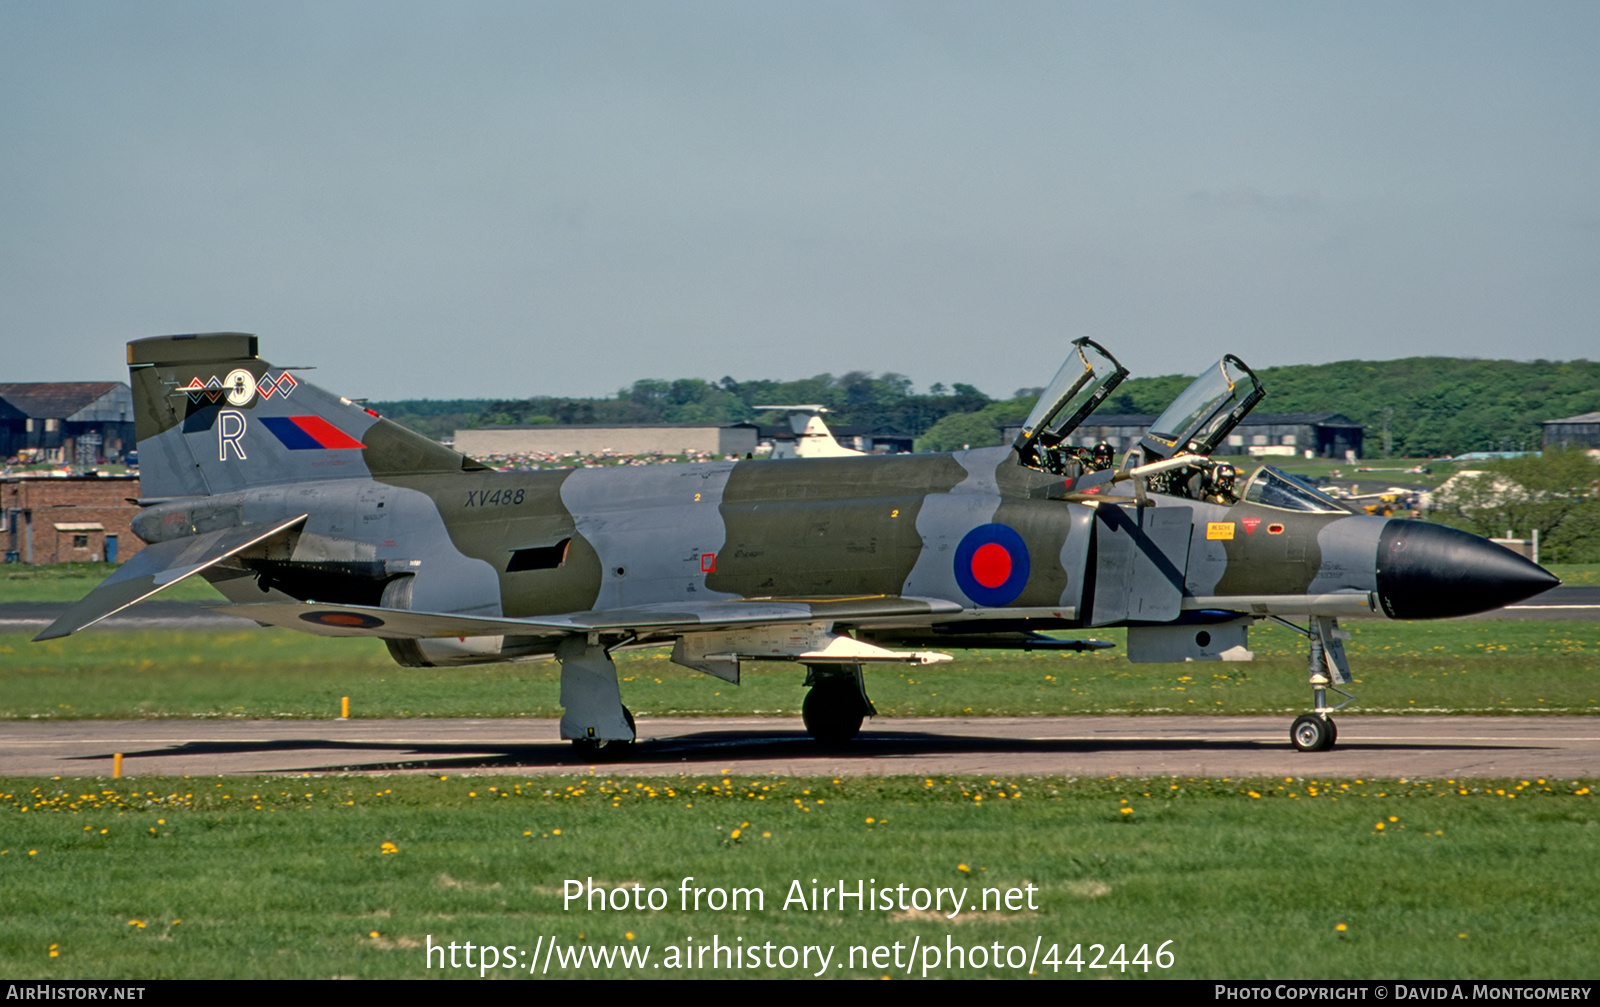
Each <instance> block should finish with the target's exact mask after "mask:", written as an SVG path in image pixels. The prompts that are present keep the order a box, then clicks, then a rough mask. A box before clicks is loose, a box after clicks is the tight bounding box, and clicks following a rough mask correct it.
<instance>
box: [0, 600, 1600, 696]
mask: <svg viewBox="0 0 1600 1007" xmlns="http://www.w3.org/2000/svg"><path fill="white" fill-rule="evenodd" d="M1351 631H1352V633H1353V638H1352V640H1351V641H1350V643H1349V645H1348V649H1349V654H1350V660H1351V663H1352V665H1353V667H1354V670H1355V673H1356V678H1357V682H1356V684H1355V686H1354V687H1353V690H1352V691H1354V692H1355V693H1356V694H1357V695H1359V696H1360V697H1361V701H1360V703H1359V704H1358V705H1357V706H1356V707H1355V709H1357V710H1360V711H1361V712H1366V713H1378V712H1405V713H1528V712H1535V713H1567V714H1571V713H1585V714H1588V713H1600V674H1597V672H1600V624H1595V623H1565V622H1542V621H1503V622H1501V621H1477V620H1474V621H1460V622H1431V623H1386V622H1357V623H1353V624H1352V625H1351ZM1093 635H1095V636H1099V637H1101V638H1103V639H1108V640H1114V641H1116V642H1117V644H1118V646H1117V648H1116V649H1113V650H1108V651H1102V652H1099V653H1094V654H1020V655H1018V654H1005V653H998V654H997V653H996V652H993V651H955V652H954V653H955V655H956V660H954V661H953V662H951V663H949V664H936V665H926V666H922V667H904V666H900V665H885V666H882V667H879V668H872V669H869V670H868V672H867V682H868V687H869V691H870V692H871V695H872V697H873V700H874V702H875V703H876V704H877V707H878V710H879V712H880V714H882V715H883V716H888V717H913V716H917V717H921V716H953V715H966V716H1017V715H1057V714H1082V713H1228V714H1249V713H1272V714H1279V713H1293V712H1295V711H1300V710H1302V709H1303V708H1304V707H1305V706H1306V703H1307V702H1308V700H1309V694H1308V690H1307V686H1306V684H1305V679H1306V673H1305V655H1304V650H1303V648H1304V642H1303V641H1302V640H1301V638H1300V637H1299V636H1297V635H1295V634H1293V633H1291V632H1289V631H1288V630H1286V629H1283V628H1282V627H1277V626H1272V625H1262V626H1258V627H1257V628H1256V629H1255V630H1253V631H1252V632H1251V641H1250V643H1251V647H1252V649H1253V650H1254V652H1255V654H1256V660H1254V661H1253V662H1247V663H1222V662H1204V663H1194V664H1142V665H1140V664H1130V663H1129V662H1128V661H1127V659H1126V658H1125V657H1123V656H1122V646H1121V645H1122V643H1123V642H1124V640H1125V633H1124V632H1123V631H1121V630H1097V631H1095V632H1094V634H1093ZM617 664H618V672H619V674H620V676H621V678H622V695H623V701H624V702H625V703H627V704H628V706H629V707H630V708H631V709H633V710H634V712H635V713H637V714H640V715H648V716H718V715H729V716H731V715H759V714H765V715H794V714H798V713H799V710H800V702H801V700H802V699H803V697H804V692H805V690H804V689H803V688H802V687H801V683H802V681H803V677H804V672H803V669H801V668H800V667H799V666H798V665H793V664H782V663H754V664H747V665H746V666H745V674H744V683H743V684H742V685H740V686H732V685H729V684H727V683H725V682H720V681H718V680H716V679H712V678H708V677H706V676H703V675H699V674H696V673H694V672H691V671H688V670H686V669H684V668H680V667H678V666H677V665H675V664H672V663H671V662H670V661H668V660H667V652H666V651H665V650H651V651H636V652H625V653H621V654H618V655H617ZM559 676H560V669H559V667H558V666H557V665H556V664H555V663H554V662H551V661H541V662H533V663H522V664H494V665H480V666H477V667H468V668H401V667H398V666H397V665H395V664H394V663H393V662H392V661H391V660H390V659H389V655H388V652H387V651H386V650H385V649H384V647H383V645H382V644H381V643H379V642H377V641H373V640H355V639H328V638H322V637H314V636H309V635H305V634H300V633H294V632H291V631H288V630H277V629H273V630H266V629H262V630H246V631H240V632H233V631H219V632H181V633H180V632H165V631H149V632H131V633H122V632H95V631H90V632H88V633H84V634H81V635H79V636H76V637H71V638H68V639H64V640H53V641H50V642H47V643H31V642H29V641H28V638H27V637H26V636H21V635H0V719H25V718H41V717H44V718H60V719H75V718H86V717H97V718H142V717H181V718H189V717H196V716H199V717H240V718H258V717H307V718H318V717H330V716H335V715H336V714H337V712H338V709H339V700H340V697H342V696H349V697H351V711H352V715H353V716H357V717H520V716H528V717H554V716H558V715H559V713H560V708H559V706H558V701H559V698H560V696H559V694H560V686H559Z"/></svg>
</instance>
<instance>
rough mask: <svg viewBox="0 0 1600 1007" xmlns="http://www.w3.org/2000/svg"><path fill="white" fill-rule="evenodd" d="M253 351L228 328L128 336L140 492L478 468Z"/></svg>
mask: <svg viewBox="0 0 1600 1007" xmlns="http://www.w3.org/2000/svg"><path fill="white" fill-rule="evenodd" d="M256 352H257V341H256V337H255V336H252V335H246V334H244V333H239V332H217V333H211V334H208V335H193V336H157V337H155V338H152V339H138V340H135V341H133V342H131V343H129V344H128V371H129V383H130V384H132V385H133V403H134V405H133V412H134V432H135V434H136V436H137V438H138V441H139V467H140V474H141V480H142V481H141V492H142V494H143V495H144V496H145V497H176V496H209V495H212V494H217V493H229V492H234V491H237V490H242V489H246V488H249V487H251V486H258V485H270V484H273V483H291V482H301V481H305V480H313V479H337V478H343V477H359V476H369V475H370V476H382V475H398V474H402V473H416V472H446V471H449V472H460V471H463V470H472V469H482V468H483V467H484V466H482V465H481V464H479V463H478V462H475V461H472V460H471V459H469V458H466V457H464V456H463V455H459V454H457V453H456V452H454V451H451V450H450V449H449V448H446V447H444V446H443V445H441V444H437V443H435V442H433V441H431V440H429V439H428V438H426V437H423V436H422V435H421V434H417V433H414V432H412V431H410V430H407V429H406V428H405V427H402V426H400V425H399V424H397V423H394V422H392V421H390V420H385V419H382V418H381V417H379V416H378V414H377V413H375V412H373V411H372V410H370V409H365V408H363V407H362V406H360V405H358V404H357V403H355V402H352V401H350V400H349V399H344V398H340V397H338V396H336V395H331V394H329V393H328V392H325V391H323V390H322V389H320V388H318V387H317V386H316V385H313V384H311V383H310V382H308V381H303V380H301V379H299V378H297V377H295V376H294V374H293V372H291V371H288V370H284V369H282V368H275V367H273V366H272V365H271V364H269V363H267V362H266V361H264V360H261V359H260V358H258V357H257V356H256Z"/></svg>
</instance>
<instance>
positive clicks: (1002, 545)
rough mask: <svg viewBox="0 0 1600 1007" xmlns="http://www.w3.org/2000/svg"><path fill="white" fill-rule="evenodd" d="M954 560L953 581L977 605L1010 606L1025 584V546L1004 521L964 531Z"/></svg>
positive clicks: (1026, 564)
mask: <svg viewBox="0 0 1600 1007" xmlns="http://www.w3.org/2000/svg"><path fill="white" fill-rule="evenodd" d="M955 562H956V570H955V573H956V584H957V585H959V586H960V588H961V590H962V591H963V592H964V593H965V594H966V596H967V597H968V598H971V599H972V600H973V601H975V602H977V603H978V604H979V605H983V606H986V607H995V606H999V605H1009V604H1011V603H1012V602H1013V601H1016V600H1017V596H1018V595H1020V594H1022V589H1023V588H1024V587H1025V586H1027V583H1028V547H1027V545H1026V544H1025V543H1024V542H1023V541H1022V536H1021V535H1019V534H1017V533H1016V531H1015V530H1014V529H1012V528H1010V527H1008V526H1006V525H1003V524H986V525H980V526H978V527H977V528H974V529H972V530H971V531H969V532H967V534H966V537H965V538H963V539H962V540H961V544H960V545H959V546H957V547H956V561H955Z"/></svg>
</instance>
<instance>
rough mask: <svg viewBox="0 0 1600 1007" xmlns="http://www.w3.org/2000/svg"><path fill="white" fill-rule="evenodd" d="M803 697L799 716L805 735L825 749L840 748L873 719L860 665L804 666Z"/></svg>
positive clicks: (875, 711)
mask: <svg viewBox="0 0 1600 1007" xmlns="http://www.w3.org/2000/svg"><path fill="white" fill-rule="evenodd" d="M806 685H809V686H810V687H811V691H810V692H808V693H806V698H805V702H804V703H803V704H801V707H800V716H801V718H802V719H803V720H804V721H805V724H806V733H808V734H810V735H811V737H812V738H814V739H816V740H817V741H818V742H820V743H822V744H824V745H842V744H844V743H845V742H847V741H849V740H850V739H852V738H854V737H855V736H856V735H857V734H858V733H859V732H860V731H861V722H862V721H863V720H864V719H865V718H867V717H869V716H873V715H875V714H876V713H877V712H878V711H877V710H875V709H873V706H872V700H870V699H868V698H867V693H866V689H865V687H864V683H863V681H862V676H861V666H860V665H833V664H808V665H806Z"/></svg>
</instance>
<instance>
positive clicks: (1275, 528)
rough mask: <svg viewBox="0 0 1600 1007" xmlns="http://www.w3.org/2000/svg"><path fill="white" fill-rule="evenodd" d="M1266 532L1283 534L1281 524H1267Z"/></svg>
mask: <svg viewBox="0 0 1600 1007" xmlns="http://www.w3.org/2000/svg"><path fill="white" fill-rule="evenodd" d="M1267 534H1268V535H1282V534H1283V525H1281V524H1269V525H1267Z"/></svg>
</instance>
